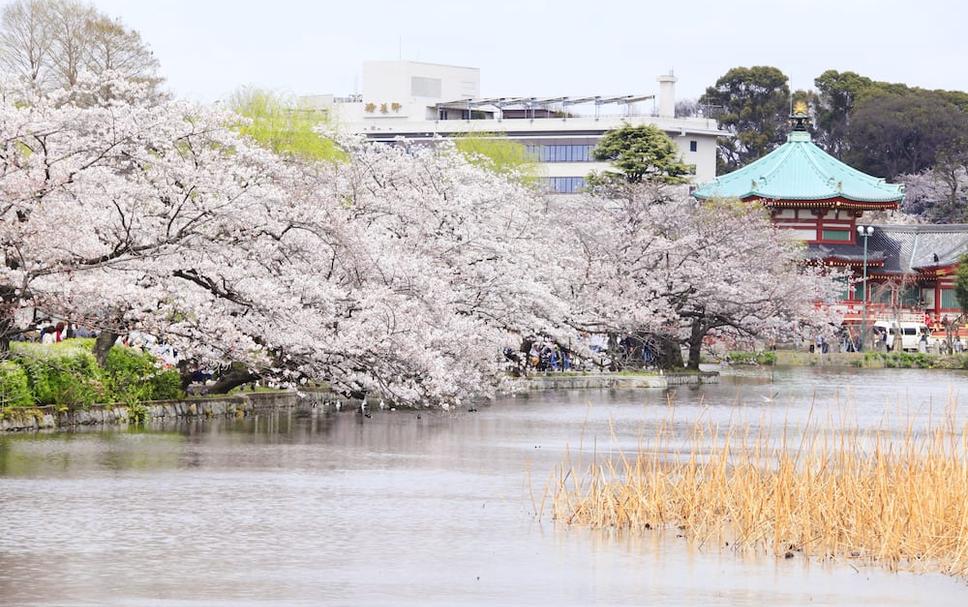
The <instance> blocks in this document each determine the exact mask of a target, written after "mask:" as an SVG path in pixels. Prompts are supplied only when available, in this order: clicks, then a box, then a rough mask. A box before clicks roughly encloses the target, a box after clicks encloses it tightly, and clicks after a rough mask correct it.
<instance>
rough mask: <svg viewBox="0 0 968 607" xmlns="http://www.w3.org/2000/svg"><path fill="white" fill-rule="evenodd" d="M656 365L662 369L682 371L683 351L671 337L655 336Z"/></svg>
mask: <svg viewBox="0 0 968 607" xmlns="http://www.w3.org/2000/svg"><path fill="white" fill-rule="evenodd" d="M653 339H654V341H655V364H656V366H657V367H659V368H660V369H681V368H682V349H681V348H680V347H679V340H678V339H676V338H674V337H672V336H671V335H655V336H653Z"/></svg>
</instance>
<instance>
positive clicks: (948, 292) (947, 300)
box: [941, 289, 961, 310]
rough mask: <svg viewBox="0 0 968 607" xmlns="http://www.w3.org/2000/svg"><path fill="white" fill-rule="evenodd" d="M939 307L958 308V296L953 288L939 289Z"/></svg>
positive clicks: (944, 308) (943, 308)
mask: <svg viewBox="0 0 968 607" xmlns="http://www.w3.org/2000/svg"><path fill="white" fill-rule="evenodd" d="M941 309H942V310H960V309H961V306H959V305H958V296H957V295H955V290H954V289H941Z"/></svg>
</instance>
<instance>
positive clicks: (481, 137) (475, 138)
mask: <svg viewBox="0 0 968 607" xmlns="http://www.w3.org/2000/svg"><path fill="white" fill-rule="evenodd" d="M454 145H455V147H456V148H457V151H458V152H460V153H461V154H462V155H463V156H464V158H466V159H467V161H468V162H469V163H470V164H472V165H474V166H477V167H480V168H482V169H484V170H486V171H489V172H491V173H494V174H497V175H502V176H504V177H510V178H512V179H515V180H517V181H519V182H521V183H524V184H526V185H534V184H536V183H537V182H538V179H539V178H540V172H539V169H538V159H537V157H536V156H535V155H534V154H531V153H529V152H528V148H527V147H525V146H524V144H521V143H518V142H517V141H512V140H510V139H508V138H507V137H505V136H504V135H502V134H500V133H468V134H466V135H461V136H460V137H457V138H455V139H454Z"/></svg>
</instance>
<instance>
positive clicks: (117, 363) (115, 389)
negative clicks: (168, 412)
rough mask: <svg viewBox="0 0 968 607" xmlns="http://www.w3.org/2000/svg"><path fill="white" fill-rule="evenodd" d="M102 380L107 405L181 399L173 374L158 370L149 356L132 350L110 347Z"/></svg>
mask: <svg viewBox="0 0 968 607" xmlns="http://www.w3.org/2000/svg"><path fill="white" fill-rule="evenodd" d="M103 377H104V384H105V387H106V388H107V393H108V394H109V395H110V398H111V402H122V403H137V402H141V401H144V400H164V399H174V398H180V397H181V396H183V393H182V390H181V381H180V378H179V376H178V372H177V371H173V370H161V369H158V368H157V363H156V361H155V358H154V357H153V356H152V355H151V354H148V353H147V352H141V351H139V350H135V349H132V348H125V347H114V348H111V351H110V352H108V359H107V361H106V363H105V365H104V369H103Z"/></svg>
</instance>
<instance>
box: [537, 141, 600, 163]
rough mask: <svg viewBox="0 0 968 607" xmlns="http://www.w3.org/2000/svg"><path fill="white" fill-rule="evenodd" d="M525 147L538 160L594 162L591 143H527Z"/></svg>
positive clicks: (593, 147)
mask: <svg viewBox="0 0 968 607" xmlns="http://www.w3.org/2000/svg"><path fill="white" fill-rule="evenodd" d="M525 147H526V149H527V151H528V154H529V155H531V156H532V157H534V158H535V159H536V160H537V161H538V162H594V158H592V150H593V149H595V146H593V145H587V144H585V145H565V144H547V145H546V144H528V145H527V146H525Z"/></svg>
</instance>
